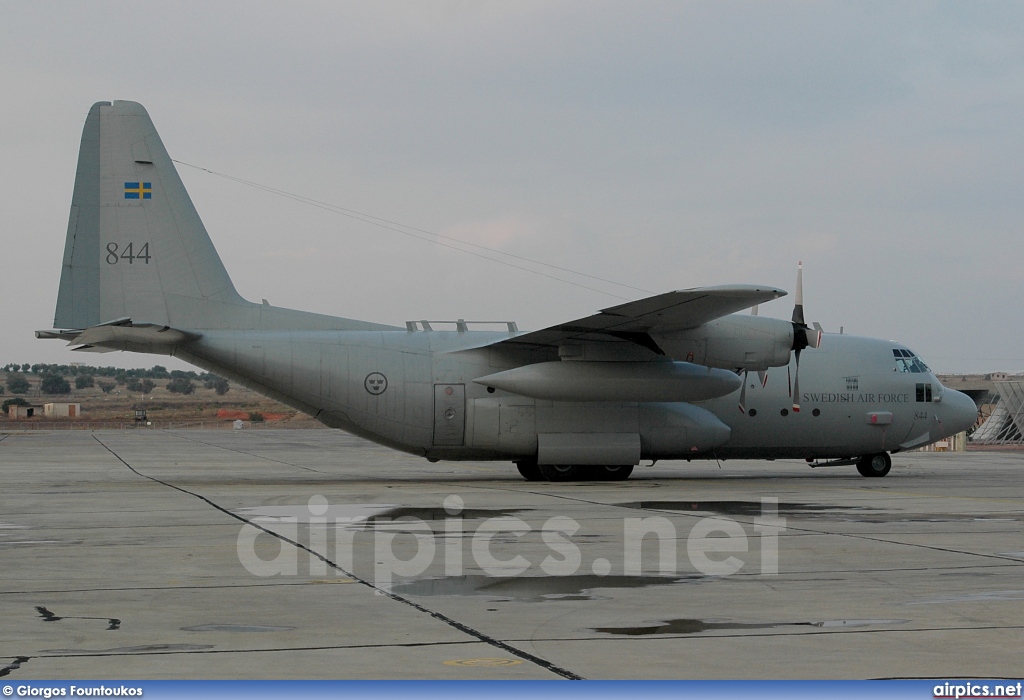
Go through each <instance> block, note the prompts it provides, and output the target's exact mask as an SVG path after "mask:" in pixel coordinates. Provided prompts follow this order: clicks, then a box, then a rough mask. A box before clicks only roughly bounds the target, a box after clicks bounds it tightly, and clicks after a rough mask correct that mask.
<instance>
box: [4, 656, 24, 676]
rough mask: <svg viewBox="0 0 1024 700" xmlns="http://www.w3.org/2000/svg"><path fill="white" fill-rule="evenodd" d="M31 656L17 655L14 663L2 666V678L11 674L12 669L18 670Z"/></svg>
mask: <svg viewBox="0 0 1024 700" xmlns="http://www.w3.org/2000/svg"><path fill="white" fill-rule="evenodd" d="M31 658H32V657H31V656H15V657H14V661H13V662H12V663H9V664H7V665H6V666H2V667H0V678H3V677H4V676H9V675H10V674H11V671H17V670H18V669H19V668H21V665H22V664H23V663H27V662H28V660H29V659H31Z"/></svg>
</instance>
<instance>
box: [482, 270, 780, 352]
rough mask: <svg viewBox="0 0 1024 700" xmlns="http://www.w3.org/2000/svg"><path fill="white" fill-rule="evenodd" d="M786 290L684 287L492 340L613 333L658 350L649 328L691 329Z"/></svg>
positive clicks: (524, 343) (542, 341)
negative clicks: (539, 328) (511, 336)
mask: <svg viewBox="0 0 1024 700" xmlns="http://www.w3.org/2000/svg"><path fill="white" fill-rule="evenodd" d="M785 295H786V292H785V291H784V290H782V289H776V288H774V287H759V286H754V285H730V286H721V287H698V288H695V289H682V290H679V291H675V292H666V293H665V294H658V295H657V296H653V297H647V298H646V299H638V300H637V301H630V302H626V303H625V304H619V305H618V306H612V307H609V308H607V309H602V310H601V311H600V312H598V313H596V314H594V315H593V316H587V317H586V318H581V319H577V320H575V321H569V322H568V323H560V324H558V325H556V326H550V327H549V328H544V329H542V330H539V331H532V332H530V333H523V334H522V335H517V336H515V337H514V338H508V339H505V340H501V341H498V342H497V343H493V344H492V345H494V346H502V345H504V346H508V345H516V346H520V347H531V346H532V347H539V346H549V347H556V346H557V345H558V344H559V343H561V342H564V341H566V340H581V339H586V338H588V337H594V336H611V337H614V338H619V339H622V340H629V341H632V342H635V343H638V344H640V345H643V346H645V347H649V348H650V349H652V350H655V351H656V352H658V353H659V354H661V351H660V350H658V349H657V347H656V346H655V345H654V341H653V340H651V339H650V337H649V335H648V334H649V333H651V332H652V331H658V332H664V331H673V330H682V329H685V328H694V327H696V326H699V325H701V324H703V323H707V322H708V321H713V320H715V319H716V318H721V317H722V316H728V315H729V314H731V313H735V312H737V311H742V310H743V309H748V308H750V307H751V306H754V305H756V304H761V303H764V302H767V301H771V300H772V299H778V298H779V297H781V296H785Z"/></svg>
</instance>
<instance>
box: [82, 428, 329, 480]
mask: <svg viewBox="0 0 1024 700" xmlns="http://www.w3.org/2000/svg"><path fill="white" fill-rule="evenodd" d="M164 432H165V433H167V434H168V435H173V436H174V437H176V438H179V439H181V440H188V441H189V442H197V443H199V444H200V445H206V446H207V447H214V448H216V449H218V450H226V451H228V452H234V453H236V454H240V455H245V456H246V457H253V458H255V459H262V460H265V461H267V462H274V463H275V464H283V465H285V466H286V467H292V468H294V469H303V470H305V471H307V472H313V473H314V474H326V475H328V476H334V474H332V473H331V472H325V471H321V470H319V469H313V468H312V467H304V466H302V465H301V464H292V463H291V462H285V461H282V460H280V459H274V458H273V457H264V456H263V455H257V454H253V453H252V452H246V451H245V450H238V449H235V448H234V447H224V446H223V445H216V444H214V443H212V442H203V441H202V440H197V439H195V438H193V437H186V436H184V435H178V434H177V433H172V432H170V431H167V430H165V431H164ZM97 442H99V441H98V440H97ZM100 444H101V445H103V443H102V442H100ZM103 446H104V447H107V446H106V445H103ZM107 449H108V450H109V449H110V448H109V447H107ZM114 456H115V457H116V456H117V455H114Z"/></svg>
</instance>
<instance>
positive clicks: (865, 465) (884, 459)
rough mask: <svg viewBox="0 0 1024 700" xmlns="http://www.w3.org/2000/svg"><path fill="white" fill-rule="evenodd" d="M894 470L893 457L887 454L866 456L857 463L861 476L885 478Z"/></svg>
mask: <svg viewBox="0 0 1024 700" xmlns="http://www.w3.org/2000/svg"><path fill="white" fill-rule="evenodd" d="M890 469H892V457H890V456H889V454H888V453H886V452H879V453H878V454H874V455H865V456H863V457H861V458H860V461H859V462H857V471H858V472H859V473H860V475H861V476H885V475H886V474H888V473H889V470H890Z"/></svg>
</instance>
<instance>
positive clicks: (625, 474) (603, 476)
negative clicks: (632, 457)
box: [593, 464, 633, 481]
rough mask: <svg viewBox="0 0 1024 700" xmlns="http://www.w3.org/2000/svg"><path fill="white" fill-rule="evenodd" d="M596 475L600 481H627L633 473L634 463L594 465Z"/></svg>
mask: <svg viewBox="0 0 1024 700" xmlns="http://www.w3.org/2000/svg"><path fill="white" fill-rule="evenodd" d="M593 469H594V472H596V477H597V479H598V480H600V481H625V480H626V479H628V478H629V475H630V474H632V473H633V465H632V464H624V465H621V466H620V465H614V466H613V465H606V466H600V467H593Z"/></svg>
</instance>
